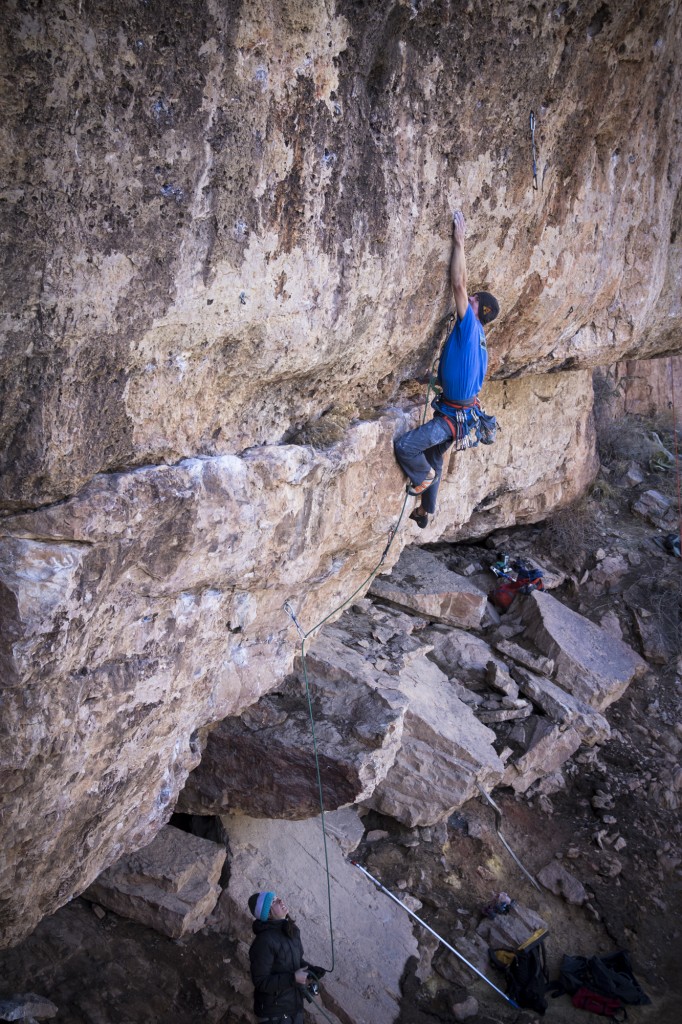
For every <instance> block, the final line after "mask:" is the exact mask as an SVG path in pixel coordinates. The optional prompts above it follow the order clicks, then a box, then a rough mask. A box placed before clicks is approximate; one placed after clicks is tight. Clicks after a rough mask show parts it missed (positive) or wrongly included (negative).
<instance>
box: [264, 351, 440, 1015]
mask: <svg viewBox="0 0 682 1024" xmlns="http://www.w3.org/2000/svg"><path fill="white" fill-rule="evenodd" d="M437 361H438V354H436V357H435V359H434V360H433V363H432V364H431V372H430V374H429V384H428V387H427V390H426V403H425V405H424V413H423V415H422V419H421V423H422V424H423V423H425V422H426V416H427V413H428V408H429V397H430V394H431V390H432V385H433V383H434V379H435V378H434V369H435V366H436V362H437ZM408 498H409V494H407V493H406V494H405V497H404V499H403V505H402V508H401V510H400V515H399V516H398V521H397V523H396V524H395V526H394V527H393V529H392V530H391V532H390V533H389V536H388V542H387V544H386V547H385V548H384V550H383V553H382V555H381V558H380V559H379V561H378V562H377V564H376V566H375V567H374V568H373V569H372V571H371V572H370V574H369V576H368V577H367V578H366V579H365V580H363V582H362V583H361V584H360V586H359V587H356V589H355V590H354V591H353V593H352V594H351V595H350V597H348V598H347V599H346V600H345V601H343V602H342V603H341V604H340V605H338V606H337V607H336V608H333V609H332V611H330V612H329V614H328V615H325V617H324V618H323V619H320V621H319V622H317V623H316V624H315V625H314V626H312V627H311V628H310V629H309V630H308V631H307V632H306V631H304V630H303V628H302V626H301V624H300V623H299V621H298V619H297V618H296V615H295V613H294V611H293V609H292V608H291V605H290V604H289V602H288V601H287V602H285V605H284V608H285V609H286V611H287V612H288V613H289V615H290V616H291V618H292V619H293V621H294V625H295V626H296V629H297V630H298V632H299V635H300V637H301V662H302V665H303V680H304V683H305V693H306V698H307V700H308V714H309V717H310V731H311V733H312V737H313V752H314V755H315V771H316V775H317V791H318V796H319V800H320V819H321V823H322V840H323V844H324V864H325V871H326V875H327V906H328V908H329V938H330V944H331V956H332V965H331V967H329V968H328V969H327V974H331V973H332V972H333V970H334V966H335V964H336V955H335V952H334V925H333V918H332V890H331V873H330V870H329V855H328V851H327V830H326V828H325V824H324V813H325V812H324V796H323V793H322V775H321V772H320V758H319V754H318V750H317V737H316V735H315V717H314V715H313V701H312V697H311V695H310V684H309V681H308V666H307V663H306V656H305V644H306V640H307V639H308V637H310V636H311V635H312V634H313V633H314V632H315V631H316V630H317V629H319V628H320V626H323V625H324V624H325V622H328V621H329V619H331V617H332V616H333V615H336V614H337V612H340V611H343V609H344V608H347V607H348V605H350V604H351V603H352V601H353V600H354V598H355V597H356V596H357V595H358V594H359V593H360V591H361V590H363V589H364V588H365V587H366V586H367V585H368V584H369V583H371V581H372V580H373V579H374V577H375V576H376V575H377V573H378V572H379V570H380V569H381V567H382V565H383V564H384V562H385V561H386V558H387V557H388V553H389V551H390V550H391V546H392V544H393V541H394V540H395V538H396V536H397V533H398V530H399V529H400V524H401V522H402V519H403V516H404V514H405V508H406V507H407V501H408ZM318 1009H319V1007H318Z"/></svg>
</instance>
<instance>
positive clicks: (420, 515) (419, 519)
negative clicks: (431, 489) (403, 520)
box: [410, 508, 429, 530]
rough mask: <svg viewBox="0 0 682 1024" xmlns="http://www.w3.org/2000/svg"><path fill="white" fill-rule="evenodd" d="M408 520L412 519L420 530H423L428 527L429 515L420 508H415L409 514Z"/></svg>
mask: <svg viewBox="0 0 682 1024" xmlns="http://www.w3.org/2000/svg"><path fill="white" fill-rule="evenodd" d="M410 519H413V520H414V521H415V523H416V524H417V526H418V527H419V529H420V530H425V529H426V527H427V526H428V525H429V514H428V512H424V510H423V509H421V508H415V509H413V511H412V512H410Z"/></svg>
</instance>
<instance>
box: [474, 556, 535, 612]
mask: <svg viewBox="0 0 682 1024" xmlns="http://www.w3.org/2000/svg"><path fill="white" fill-rule="evenodd" d="M511 567H512V568H513V569H514V571H515V572H516V579H515V580H513V579H511V578H509V577H508V576H507V577H506V579H503V580H502V582H501V583H498V584H497V586H496V587H494V588H493V589H492V590H491V591H490V593H489V594H488V597H489V598H490V600H491V601H492V603H493V604H494V605H495V607H496V608H497V610H498V611H500V612H506V611H507V610H508V609H509V607H510V606H511V603H512V601H513V600H514V598H515V597H516V595H517V594H530V593H531V591H533V590H544V589H545V587H544V584H543V582H542V577H543V575H544V574H543V571H542V569H538V568H537V566H535V565H531V563H530V562H526V561H523V560H520V561H518V562H512V563H511Z"/></svg>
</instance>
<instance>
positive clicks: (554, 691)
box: [514, 668, 611, 746]
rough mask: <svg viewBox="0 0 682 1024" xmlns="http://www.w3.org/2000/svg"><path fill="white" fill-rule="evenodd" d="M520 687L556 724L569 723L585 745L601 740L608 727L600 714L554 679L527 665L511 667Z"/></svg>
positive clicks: (609, 729) (607, 732)
mask: <svg viewBox="0 0 682 1024" xmlns="http://www.w3.org/2000/svg"><path fill="white" fill-rule="evenodd" d="M514 678H515V679H516V681H517V683H518V685H519V689H520V690H521V692H522V693H523V694H525V696H526V697H528V698H529V699H530V700H532V702H533V704H535V705H536V707H538V708H540V710H541V711H543V712H544V713H545V714H546V715H547V716H548V717H549V718H551V720H552V721H553V722H556V724H557V725H571V726H573V728H575V730H576V732H577V733H578V735H579V736H580V737H581V739H582V742H583V743H585V744H587V745H588V746H592V745H593V744H595V743H604V742H605V741H606V740H607V739H608V738H609V737H610V735H611V727H610V726H609V723H608V722H607V720H606V719H605V718H604V716H603V715H601V714H599V712H598V711H595V710H594V708H592V707H590V705H589V704H585V703H584V702H583V701H581V700H578V698H577V697H574V696H573V694H571V693H568V691H566V690H564V689H563V688H562V687H561V686H559V685H558V684H557V683H555V682H552V680H551V679H547V678H546V676H538V675H536V674H535V673H534V672H529V671H528V670H527V669H523V668H516V669H515V670H514Z"/></svg>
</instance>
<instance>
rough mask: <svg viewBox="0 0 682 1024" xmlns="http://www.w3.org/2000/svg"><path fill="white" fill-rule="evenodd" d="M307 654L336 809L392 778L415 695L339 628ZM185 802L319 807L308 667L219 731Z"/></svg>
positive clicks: (204, 809)
mask: <svg viewBox="0 0 682 1024" xmlns="http://www.w3.org/2000/svg"><path fill="white" fill-rule="evenodd" d="M354 618H355V616H352V615H349V616H347V617H346V620H348V619H354ZM313 651H314V653H313ZM325 655H326V657H325ZM327 659H328V660H327ZM307 664H308V673H307V675H308V684H309V688H310V691H309V692H310V699H311V700H312V706H313V714H314V722H315V725H314V728H315V741H316V745H317V753H318V757H319V765H320V772H321V782H322V797H323V801H324V806H325V808H326V809H328V810H330V811H331V810H335V809H336V808H338V807H342V806H343V805H346V804H352V803H356V802H358V801H362V800H365V799H367V798H368V797H369V796H371V794H372V792H373V791H374V789H375V787H376V785H377V783H379V782H380V781H381V780H382V779H383V778H385V776H386V773H387V772H388V770H389V769H390V767H391V765H392V764H393V762H394V761H395V758H396V754H397V752H398V748H399V746H400V741H401V736H402V732H403V717H404V714H405V708H406V707H407V703H408V702H407V699H406V698H405V697H403V696H402V695H401V693H400V692H399V691H398V690H396V689H394V688H389V687H393V683H394V681H393V679H392V678H391V677H384V676H382V673H381V672H377V671H375V670H373V669H372V667H371V665H370V664H369V663H368V662H367V661H366V658H365V652H364V651H363V650H362V649H361V648H360V649H357V648H353V647H351V646H350V645H347V644H344V643H343V642H342V641H341V639H339V638H338V637H337V636H332V635H330V636H325V637H324V638H322V637H320V638H319V639H318V640H317V641H316V642H315V643H314V644H313V647H312V648H311V654H310V656H309V657H308V658H307ZM382 680H383V685H382ZM178 809H179V810H182V811H187V812H189V813H195V814H222V813H228V812H237V811H241V812H244V813H249V814H250V816H251V817H266V818H292V819H295V818H309V817H311V816H312V815H314V814H316V813H319V809H320V794H319V789H318V782H317V770H316V762H315V745H314V743H313V734H312V732H311V721H310V713H309V705H308V698H307V696H306V691H305V687H304V684H303V680H302V678H301V677H300V676H291V677H289V679H288V680H287V681H286V682H285V683H283V684H281V685H280V686H279V688H278V690H277V692H276V693H274V694H269V695H268V696H266V697H262V698H261V699H260V701H259V702H258V703H257V704H255V705H253V706H252V707H251V708H249V709H248V711H246V712H245V713H244V714H243V715H241V717H239V716H234V717H230V718H226V719H225V720H224V721H222V722H221V723H220V724H219V725H218V726H217V727H216V728H215V729H214V730H213V731H212V732H211V733H210V735H209V736H208V739H207V741H206V747H205V750H204V753H203V756H202V759H201V764H200V765H199V766H198V767H197V768H196V769H195V770H194V771H193V772H192V773H191V775H190V776H189V778H188V780H187V784H186V786H185V788H184V790H183V791H182V793H181V794H180V798H179V803H178Z"/></svg>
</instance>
